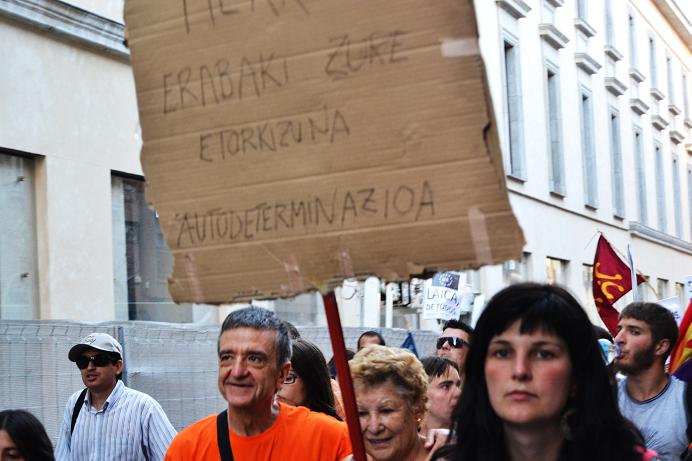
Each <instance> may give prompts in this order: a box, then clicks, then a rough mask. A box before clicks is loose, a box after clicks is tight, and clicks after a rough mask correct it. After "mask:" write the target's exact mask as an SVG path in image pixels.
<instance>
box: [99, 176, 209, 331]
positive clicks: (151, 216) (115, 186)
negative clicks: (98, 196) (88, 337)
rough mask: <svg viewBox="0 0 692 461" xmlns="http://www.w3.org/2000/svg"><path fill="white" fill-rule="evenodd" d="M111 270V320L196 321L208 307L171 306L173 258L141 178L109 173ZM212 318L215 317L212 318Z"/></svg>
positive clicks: (203, 314)
mask: <svg viewBox="0 0 692 461" xmlns="http://www.w3.org/2000/svg"><path fill="white" fill-rule="evenodd" d="M111 191H112V215H113V273H114V283H113V285H114V298H115V303H116V305H115V312H116V318H117V319H119V320H154V321H166V322H193V321H202V319H204V318H207V317H212V316H210V315H209V312H211V309H213V308H212V307H210V306H198V305H194V306H193V305H190V304H179V305H178V304H175V303H174V302H173V300H172V299H171V296H170V294H169V292H168V275H169V274H170V272H171V269H172V267H173V257H172V255H171V253H170V251H169V249H168V245H167V244H166V240H165V238H164V236H163V233H162V232H161V228H160V226H159V219H158V216H157V214H156V212H155V211H154V210H152V209H151V208H150V207H149V206H148V204H147V202H146V200H145V197H144V181H143V180H142V179H137V178H131V177H121V176H115V175H114V176H112V178H111ZM212 321H216V319H215V318H213V319H212Z"/></svg>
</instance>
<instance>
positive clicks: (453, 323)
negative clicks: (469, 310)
mask: <svg viewBox="0 0 692 461" xmlns="http://www.w3.org/2000/svg"><path fill="white" fill-rule="evenodd" d="M447 328H455V329H457V330H463V331H465V332H466V333H468V334H469V339H470V338H471V337H472V336H473V328H472V327H471V326H469V325H467V324H465V323H464V322H462V321H461V320H447V321H446V322H445V324H444V325H443V326H442V331H445V330H446V329H447Z"/></svg>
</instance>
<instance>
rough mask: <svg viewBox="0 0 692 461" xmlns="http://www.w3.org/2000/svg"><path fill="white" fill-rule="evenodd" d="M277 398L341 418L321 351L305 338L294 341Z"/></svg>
mask: <svg viewBox="0 0 692 461" xmlns="http://www.w3.org/2000/svg"><path fill="white" fill-rule="evenodd" d="M277 398H278V399H279V400H280V401H282V402H284V403H287V404H288V405H293V406H302V407H308V408H309V409H310V410H312V411H318V412H320V413H324V414H327V415H329V416H333V417H335V418H336V419H339V420H340V419H341V418H339V416H338V415H337V413H336V409H335V408H334V392H333V391H332V384H331V378H330V376H329V370H328V368H327V361H326V360H325V359H324V355H322V351H320V349H319V348H318V347H317V346H316V345H315V344H314V343H311V342H310V341H308V340H305V339H296V340H294V341H293V355H292V356H291V371H290V372H289V373H288V376H286V379H285V380H284V383H283V385H282V386H281V389H280V390H279V392H278V394H277Z"/></svg>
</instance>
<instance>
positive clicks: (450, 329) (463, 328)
mask: <svg viewBox="0 0 692 461" xmlns="http://www.w3.org/2000/svg"><path fill="white" fill-rule="evenodd" d="M472 336H473V328H471V327H470V326H468V325H466V324H465V323H464V322H461V321H459V320H449V321H447V322H446V323H445V324H444V326H443V327H442V333H441V334H440V337H439V338H437V356H438V357H443V358H446V359H449V360H451V361H452V362H454V363H456V364H457V367H458V368H459V375H460V376H461V381H462V383H463V381H464V374H465V370H466V354H468V353H469V346H470V345H471V339H472Z"/></svg>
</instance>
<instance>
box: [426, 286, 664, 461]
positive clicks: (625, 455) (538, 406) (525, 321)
mask: <svg viewBox="0 0 692 461" xmlns="http://www.w3.org/2000/svg"><path fill="white" fill-rule="evenodd" d="M466 370H467V372H466V376H467V378H466V381H465V384H464V389H463V391H462V394H461V397H460V398H459V402H458V403H457V406H456V408H455V409H454V412H453V417H452V418H453V422H454V424H453V427H454V431H455V438H456V440H455V442H456V443H454V444H453V445H452V446H448V447H445V448H443V450H444V451H445V453H439V452H438V453H436V457H438V455H441V456H443V457H444V458H445V459H447V460H449V461H500V460H502V461H504V460H510V461H519V460H528V459H533V460H542V461H577V460H579V461H582V460H589V461H630V460H631V461H641V460H642V459H645V460H648V459H651V456H652V453H651V452H648V451H646V450H645V448H644V447H643V441H642V437H641V435H640V434H639V432H638V431H637V430H636V429H635V428H634V426H633V425H632V424H631V423H629V422H628V421H627V420H626V419H625V418H624V417H623V416H622V415H621V414H620V411H619V409H618V404H617V399H616V395H615V393H614V392H613V388H612V387H611V384H610V382H609V376H608V370H607V369H606V367H605V364H604V362H603V358H602V356H601V350H600V347H599V344H598V342H597V341H596V337H595V334H594V330H593V327H592V325H591V323H590V322H589V319H588V317H587V315H586V313H585V312H584V310H583V309H582V307H581V306H580V305H579V303H578V302H577V301H576V300H575V299H574V297H572V295H570V294H569V293H568V292H567V291H565V290H564V289H562V288H560V287H557V286H553V285H540V284H535V283H525V284H518V285H512V286H510V287H508V288H505V289H503V290H502V291H500V292H499V293H497V294H496V295H495V296H493V298H492V299H491V300H490V302H489V303H488V305H487V307H486V308H485V310H484V312H483V313H482V315H481V317H480V318H479V320H478V323H477V325H476V330H475V333H474V337H473V343H472V344H471V348H470V350H469V355H468V359H467V362H466ZM645 452H646V453H645Z"/></svg>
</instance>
